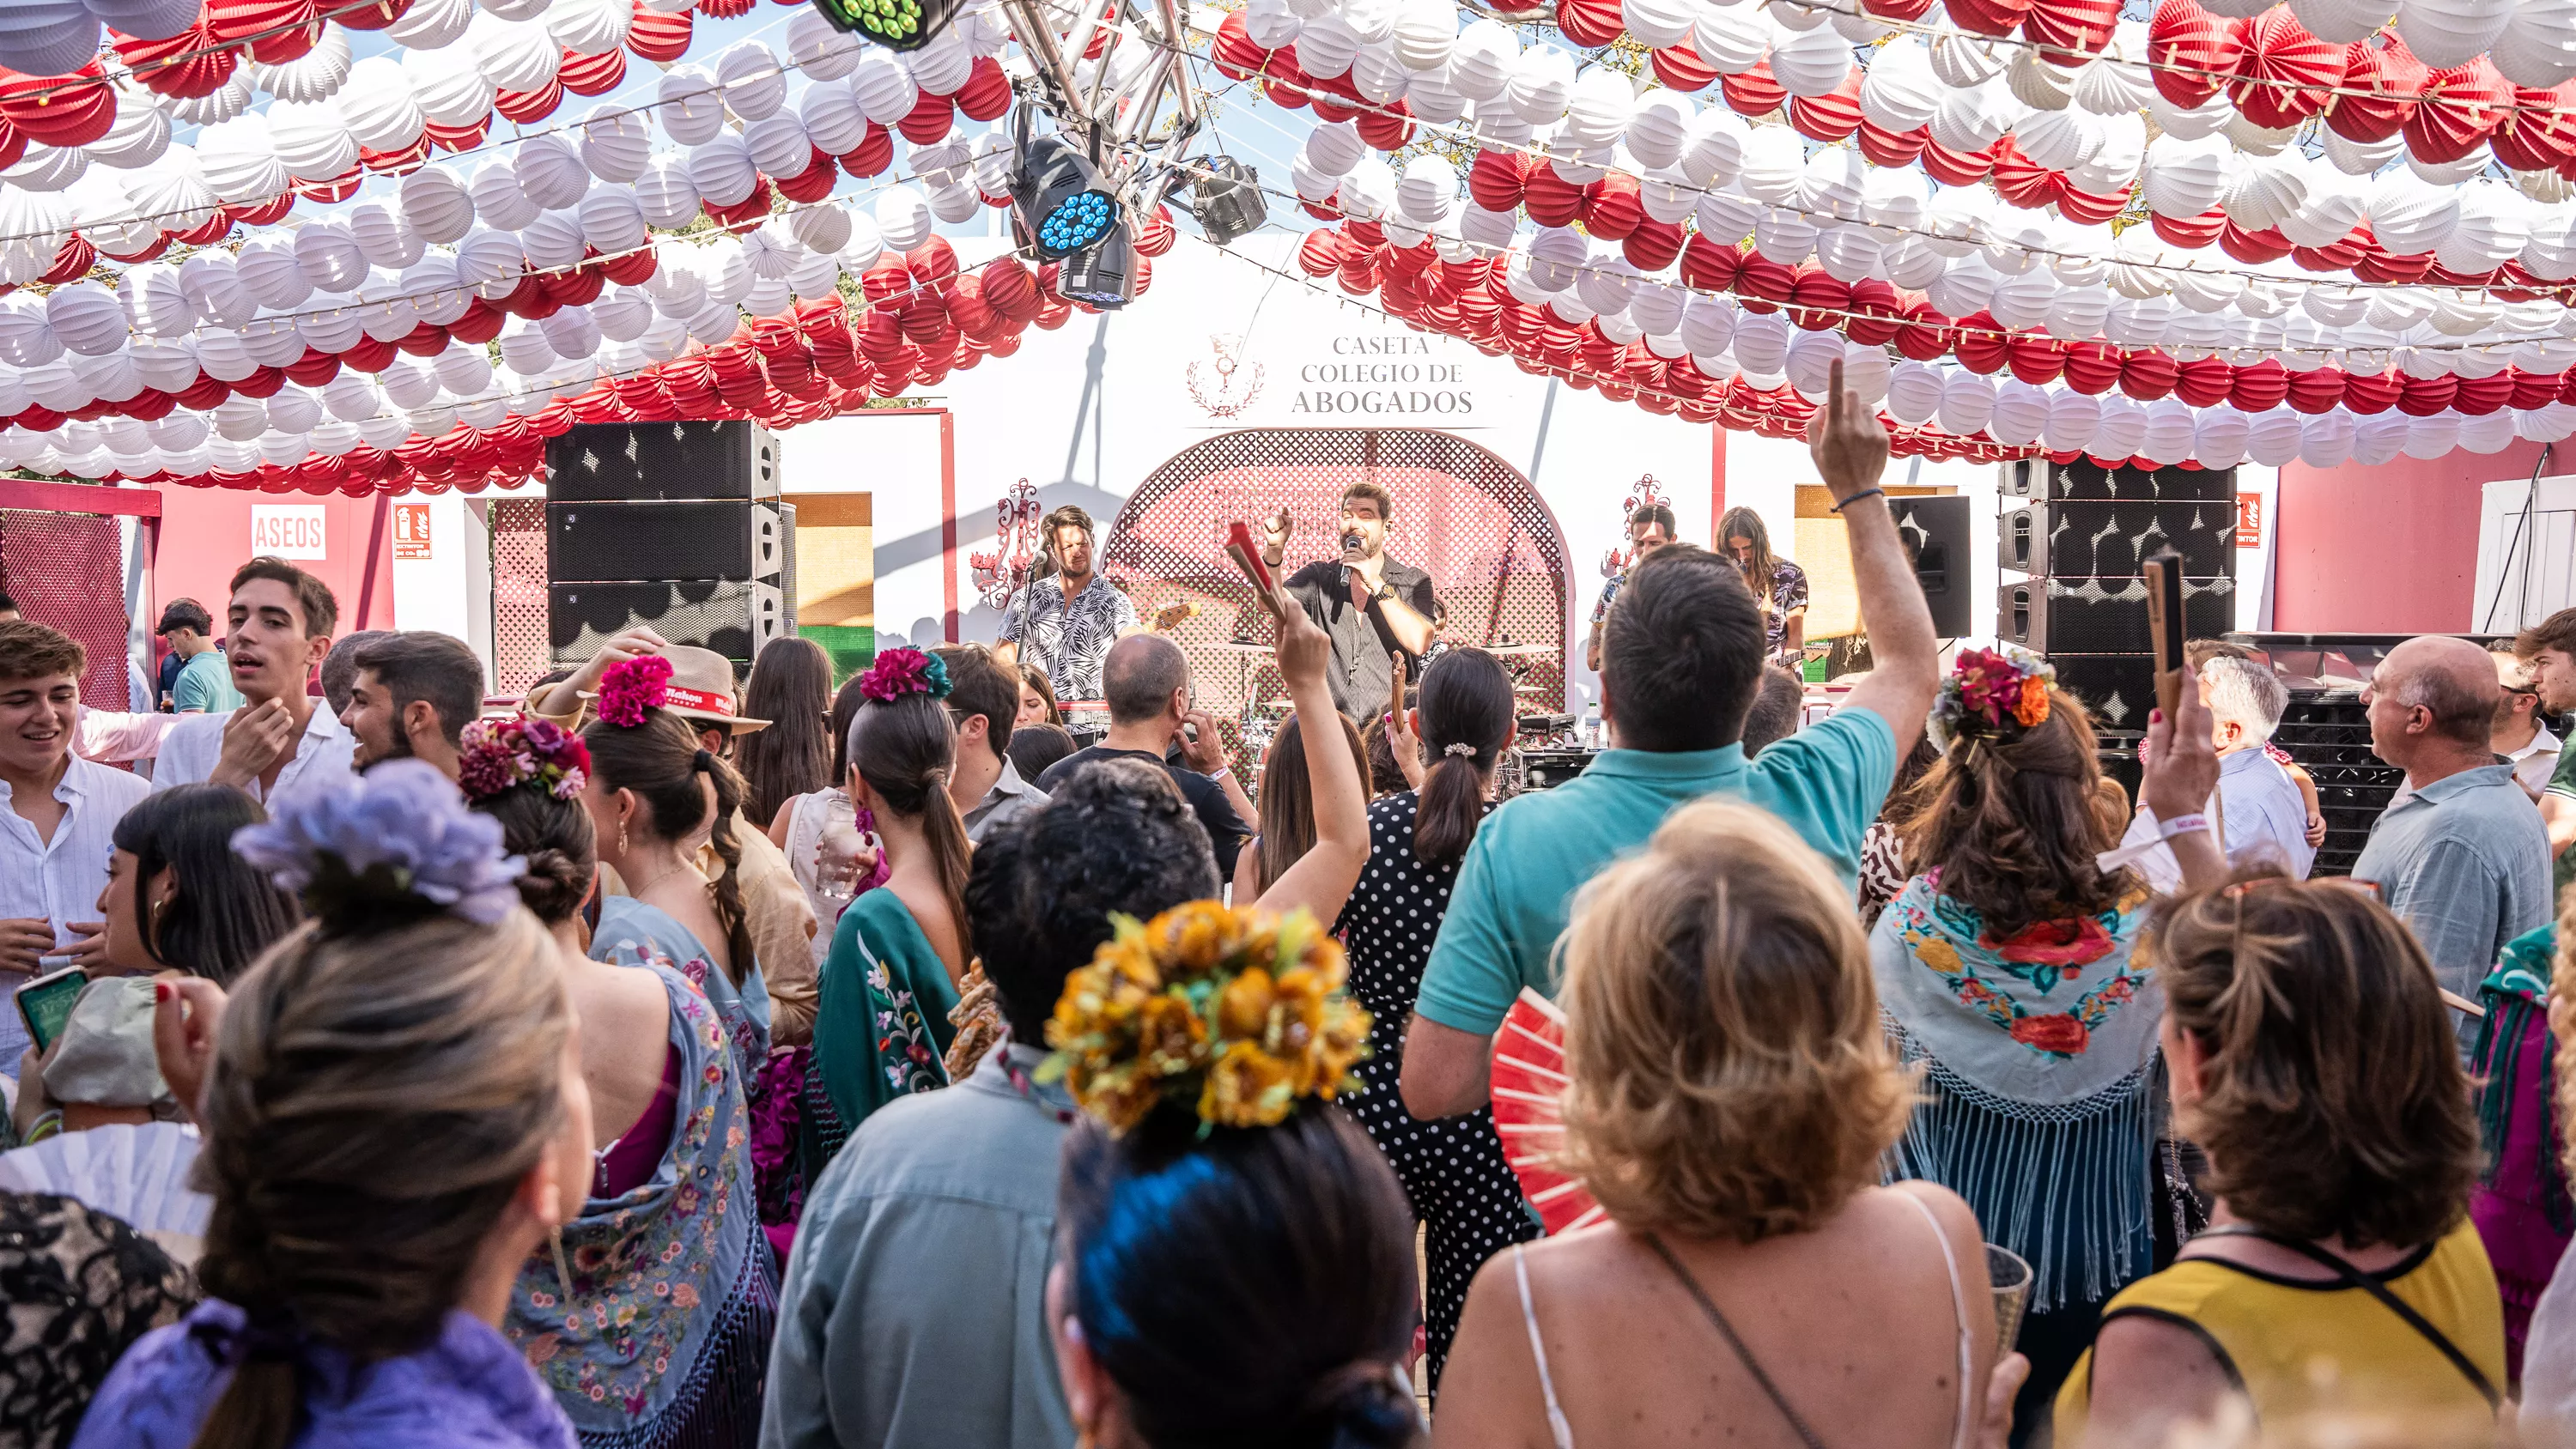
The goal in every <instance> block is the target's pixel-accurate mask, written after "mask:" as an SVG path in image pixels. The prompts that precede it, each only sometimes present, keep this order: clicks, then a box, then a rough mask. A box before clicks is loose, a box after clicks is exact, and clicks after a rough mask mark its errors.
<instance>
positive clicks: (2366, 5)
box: [2290, 0, 2397, 45]
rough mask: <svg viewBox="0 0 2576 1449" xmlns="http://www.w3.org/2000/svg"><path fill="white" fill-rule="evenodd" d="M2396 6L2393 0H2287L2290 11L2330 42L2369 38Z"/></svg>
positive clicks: (2301, 22) (2302, 23)
mask: <svg viewBox="0 0 2576 1449" xmlns="http://www.w3.org/2000/svg"><path fill="white" fill-rule="evenodd" d="M2396 9H2397V6H2396V5H2395V4H2394V3H2392V0H2290V13H2291V14H2293V15H2295V16H2297V17H2299V23H2300V24H2301V25H2304V26H2306V27H2307V28H2308V33H2309V34H2310V35H2313V36H2315V37H2316V38H2317V39H2319V40H2322V41H2325V42H2326V43H2327V44H2329V45H2350V44H2351V43H2352V42H2354V41H2356V40H2366V39H2368V38H2369V37H2370V35H2371V34H2372V33H2373V32H2375V31H2377V30H2378V29H2379V27H2381V26H2383V25H2385V24H2387V23H2388V17H2389V15H2390V14H2391V13H2392V12H2394V11H2395V10H2396Z"/></svg>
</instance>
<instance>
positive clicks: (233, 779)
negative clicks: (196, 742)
mask: <svg viewBox="0 0 2576 1449" xmlns="http://www.w3.org/2000/svg"><path fill="white" fill-rule="evenodd" d="M294 744H295V716H294V715H293V714H292V713H290V712H288V710H287V708H286V701H285V700H282V699H269V700H262V701H260V702H259V703H258V704H253V705H245V706H243V707H242V708H240V709H237V710H234V711H233V713H232V718H230V719H228V720H225V721H224V743H223V752H222V753H221V754H220V755H218V756H216V758H215V767H214V769H212V770H210V771H208V772H207V775H206V778H207V779H208V780H209V781H210V782H212V783H214V784H217V785H231V786H234V787H236V788H247V787H248V786H249V785H250V783H251V782H252V781H253V780H257V779H259V778H260V777H262V776H264V775H266V774H267V773H268V772H269V769H270V767H272V766H274V765H275V764H276V763H277V762H278V761H279V760H280V759H283V758H284V757H285V756H286V754H287V752H288V751H289V750H290V749H292V748H293V747H294Z"/></svg>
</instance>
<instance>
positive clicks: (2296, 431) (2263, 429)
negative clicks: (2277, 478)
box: [2245, 407, 2305, 468]
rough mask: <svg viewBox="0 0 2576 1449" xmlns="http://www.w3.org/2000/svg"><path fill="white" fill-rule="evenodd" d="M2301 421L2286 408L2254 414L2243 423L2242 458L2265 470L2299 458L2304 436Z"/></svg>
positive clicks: (2300, 417)
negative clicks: (2243, 453) (2243, 452)
mask: <svg viewBox="0 0 2576 1449" xmlns="http://www.w3.org/2000/svg"><path fill="white" fill-rule="evenodd" d="M2301 420H2302V415H2301V414H2299V413H2297V412H2294V411H2292V410H2291V409H2289V408H2286V407H2276V408H2272V409H2270V410H2269V411H2266V412H2259V413H2256V414H2254V415H2253V416H2252V417H2251V418H2248V419H2247V420H2246V428H2245V456H2246V457H2247V458H2249V459H2251V460H2252V461H2254V462H2255V463H2257V464H2259V465H2261V466H2262V467H2266V468H2278V467H2280V466H2281V465H2282V464H2284V463H2287V462H2289V461H2290V460H2291V459H2292V458H2295V457H2297V456H2299V447H2300V444H2301V441H2302V439H2303V438H2304V436H2305V434H2304V432H2303V430H2302V428H2301V426H2300V424H2301Z"/></svg>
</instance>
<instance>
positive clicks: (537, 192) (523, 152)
mask: <svg viewBox="0 0 2576 1449" xmlns="http://www.w3.org/2000/svg"><path fill="white" fill-rule="evenodd" d="M511 171H512V172H513V173H514V174H515V175H516V176H517V177H518V181H519V189H520V190H521V191H523V192H525V193H527V197H528V199H529V200H530V201H533V202H535V203H536V204H537V205H538V207H539V208H541V209H543V210H546V211H561V210H562V209H564V208H565V207H568V206H572V205H575V204H577V203H578V202H579V201H580V200H581V197H582V193H583V192H585V191H588V190H589V189H590V168H589V167H588V166H585V165H583V164H582V159H581V153H580V151H579V150H577V149H575V147H574V145H573V142H572V140H571V138H570V137H568V136H566V135H564V134H563V133H561V132H548V131H540V132H538V133H537V134H536V135H533V136H530V137H528V138H527V139H526V140H524V141H522V142H520V143H519V147H518V155H517V156H516V157H514V158H513V159H512V162H511Z"/></svg>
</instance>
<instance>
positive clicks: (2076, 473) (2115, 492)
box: [2001, 458, 2236, 503]
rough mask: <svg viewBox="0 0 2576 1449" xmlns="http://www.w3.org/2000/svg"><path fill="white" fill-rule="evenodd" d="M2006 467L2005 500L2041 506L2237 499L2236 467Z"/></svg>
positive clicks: (2036, 461)
mask: <svg viewBox="0 0 2576 1449" xmlns="http://www.w3.org/2000/svg"><path fill="white" fill-rule="evenodd" d="M2003 468H2004V473H2003V483H2002V485H2001V491H2002V493H2003V496H2004V497H2006V498H2033V499H2038V500H2040V501H2042V502H2055V501H2057V500H2059V499H2064V498H2084V499H2097V500H2110V499H2123V500H2126V499H2152V500H2155V501H2158V502H2164V503H2171V502H2174V501H2176V500H2180V499H2191V500H2195V501H2204V502H2205V501H2210V500H2219V499H2224V500H2228V501H2231V502H2232V501H2233V500H2234V499H2235V497H2236V470H2235V469H2233V468H2185V467H2182V466H2180V465H2176V466H2173V467H2169V468H2105V467H2103V466H2102V465H2101V464H2099V463H2096V462H2094V461H2092V460H2091V459H2089V458H2078V459H2076V460H2075V461H2074V462H2072V463H2052V462H2050V461H2048V460H2047V459H2046V458H2026V459H2023V460H2021V461H2018V462H2012V463H2006V464H2004V465H2003Z"/></svg>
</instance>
